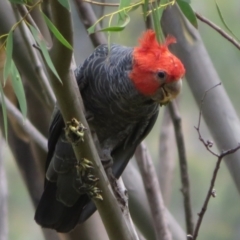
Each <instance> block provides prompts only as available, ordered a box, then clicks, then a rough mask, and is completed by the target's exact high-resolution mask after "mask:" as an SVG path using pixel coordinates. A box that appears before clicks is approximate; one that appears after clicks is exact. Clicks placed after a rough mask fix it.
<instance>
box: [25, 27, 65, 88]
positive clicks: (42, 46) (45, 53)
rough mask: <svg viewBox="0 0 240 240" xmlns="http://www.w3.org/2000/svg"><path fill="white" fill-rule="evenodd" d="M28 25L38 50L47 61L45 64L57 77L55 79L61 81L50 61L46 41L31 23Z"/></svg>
mask: <svg viewBox="0 0 240 240" xmlns="http://www.w3.org/2000/svg"><path fill="white" fill-rule="evenodd" d="M29 27H30V30H31V32H32V35H33V37H34V39H35V41H36V42H37V43H38V45H39V48H40V50H41V52H42V55H43V58H44V60H45V61H46V63H47V66H48V67H49V68H50V69H51V71H52V72H53V74H54V75H55V76H56V77H57V79H58V80H59V81H60V82H61V83H62V81H61V79H60V77H59V75H58V73H57V71H56V69H55V67H54V65H53V62H52V60H51V58H50V55H49V52H48V49H47V46H46V43H45V41H44V39H43V37H42V35H40V34H39V32H38V30H37V29H36V28H35V27H33V26H31V25H30V26H29Z"/></svg>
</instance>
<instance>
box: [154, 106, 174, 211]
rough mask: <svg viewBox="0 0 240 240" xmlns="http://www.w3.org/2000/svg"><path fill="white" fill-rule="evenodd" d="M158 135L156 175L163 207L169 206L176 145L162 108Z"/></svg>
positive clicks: (168, 115)
mask: <svg viewBox="0 0 240 240" xmlns="http://www.w3.org/2000/svg"><path fill="white" fill-rule="evenodd" d="M160 129H161V130H160V135H159V161H157V166H156V169H157V174H158V179H159V182H160V187H161V192H162V195H163V199H164V203H165V206H167V205H168V204H169V201H170V198H171V192H172V180H173V176H174V173H175V172H174V169H175V165H176V161H175V152H176V151H175V150H176V145H175V144H173V143H174V140H175V136H174V129H173V124H172V121H171V116H170V112H169V108H164V113H163V119H162V123H161V127H160Z"/></svg>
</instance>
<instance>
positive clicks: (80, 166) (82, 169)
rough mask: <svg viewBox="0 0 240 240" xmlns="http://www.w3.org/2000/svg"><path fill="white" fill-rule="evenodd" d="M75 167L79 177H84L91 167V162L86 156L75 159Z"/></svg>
mask: <svg viewBox="0 0 240 240" xmlns="http://www.w3.org/2000/svg"><path fill="white" fill-rule="evenodd" d="M75 167H76V170H77V175H78V176H79V177H84V176H85V175H88V173H89V172H90V171H91V170H92V169H93V163H92V162H91V161H90V160H88V159H86V158H82V159H81V160H80V161H78V160H77V162H76V164H75Z"/></svg>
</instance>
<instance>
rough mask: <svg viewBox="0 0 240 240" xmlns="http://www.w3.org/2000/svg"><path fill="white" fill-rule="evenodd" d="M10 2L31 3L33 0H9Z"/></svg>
mask: <svg viewBox="0 0 240 240" xmlns="http://www.w3.org/2000/svg"><path fill="white" fill-rule="evenodd" d="M9 2H11V3H15V4H28V3H31V2H32V0H9Z"/></svg>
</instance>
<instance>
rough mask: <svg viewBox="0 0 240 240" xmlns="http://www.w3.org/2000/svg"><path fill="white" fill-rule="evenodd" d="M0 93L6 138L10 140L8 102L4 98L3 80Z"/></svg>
mask: <svg viewBox="0 0 240 240" xmlns="http://www.w3.org/2000/svg"><path fill="white" fill-rule="evenodd" d="M0 95H1V105H2V113H3V125H4V133H5V138H6V141H7V140H8V134H7V132H8V131H7V129H8V122H7V108H6V103H5V100H4V93H3V88H2V84H1V82H0Z"/></svg>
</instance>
